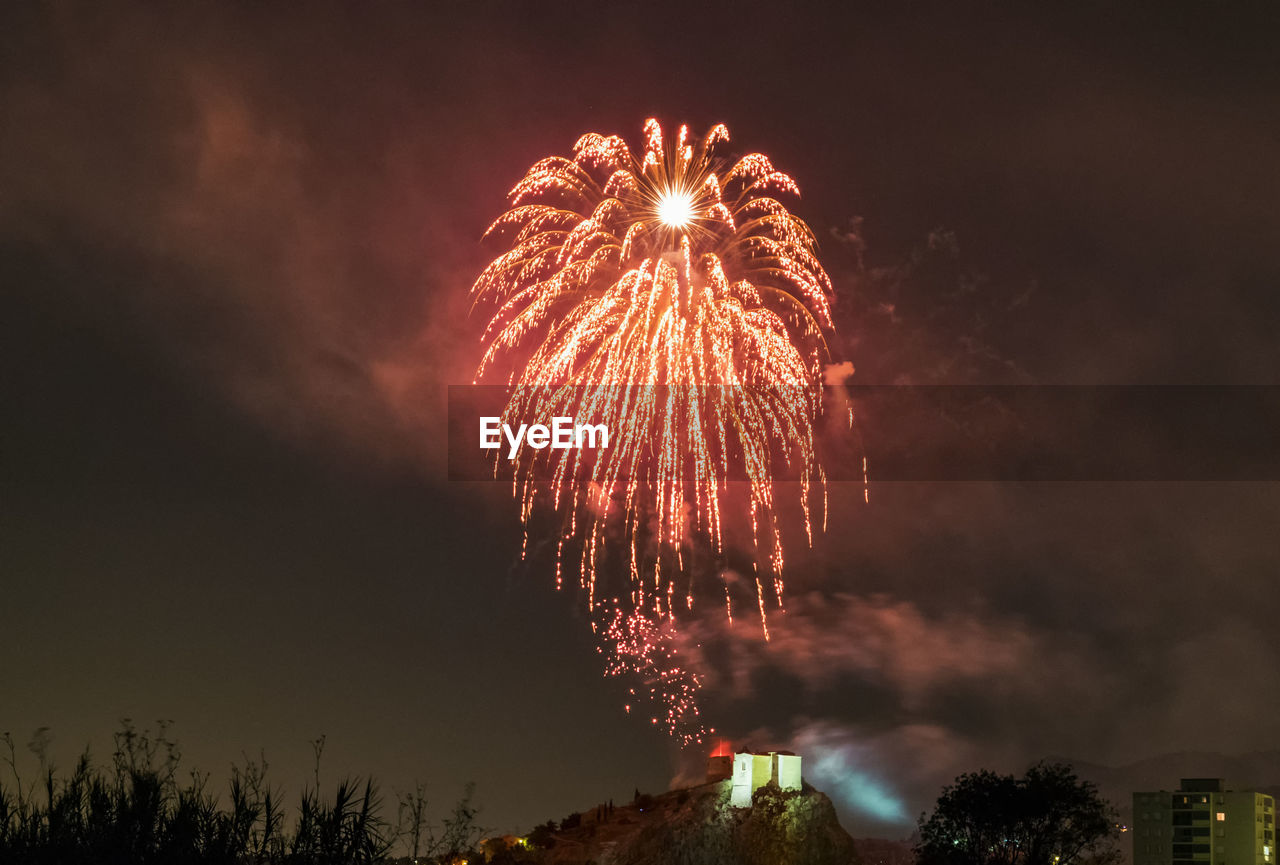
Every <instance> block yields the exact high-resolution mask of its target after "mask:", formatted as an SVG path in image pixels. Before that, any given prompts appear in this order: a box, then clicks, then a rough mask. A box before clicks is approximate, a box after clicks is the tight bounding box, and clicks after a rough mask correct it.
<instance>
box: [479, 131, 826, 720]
mask: <svg viewBox="0 0 1280 865" xmlns="http://www.w3.org/2000/svg"><path fill="white" fill-rule="evenodd" d="M728 140H729V131H728V129H726V128H725V127H724V126H723V125H719V126H716V127H715V128H714V129H712V130H711V131H710V132H709V133H708V134H707V135H706V136H705V137H703V138H702V139H700V140H697V141H694V140H692V139H691V137H690V135H689V132H688V129H687V127H681V129H680V131H679V134H678V135H677V136H676V138H675V140H674V142H669V141H665V140H664V136H663V132H662V128H661V127H660V126H659V124H658V122H657V121H656V120H649V121H647V122H646V123H645V127H644V147H643V151H642V152H641V154H640V155H639V156H637V155H636V154H634V153H633V152H632V151H631V149H630V148H629V147H628V146H627V144H626V142H624V141H623V140H622V139H621V138H619V137H617V136H608V137H606V136H603V135H599V134H595V133H590V134H587V135H584V136H582V138H580V139H579V140H578V142H577V144H576V145H575V147H574V151H573V156H572V158H564V157H558V156H553V157H549V158H546V159H543V160H540V161H539V162H537V163H536V164H535V165H534V166H533V167H532V168H530V169H529V172H528V173H527V174H526V175H525V177H524V178H523V179H522V180H521V181H520V182H519V183H518V184H516V186H515V188H514V189H513V190H512V191H511V194H510V200H511V206H510V209H509V210H508V211H507V212H506V213H505V214H503V215H502V216H501V217H499V218H498V220H497V221H495V222H494V223H493V225H491V226H490V228H489V231H488V232H487V234H486V236H500V237H504V238H508V239H509V242H510V244H511V247H510V250H509V251H507V252H506V253H504V254H503V255H500V256H499V257H498V258H497V259H495V260H494V261H493V262H492V263H491V264H490V265H489V266H488V267H487V268H486V269H485V270H484V272H483V273H482V274H481V275H480V277H479V278H478V279H477V280H476V282H475V285H474V286H473V288H472V295H473V298H474V300H475V301H476V302H477V303H483V304H487V305H490V308H492V309H494V310H495V311H494V312H493V313H492V316H491V319H490V321H489V324H488V327H487V329H486V332H485V335H484V337H483V340H484V342H485V344H486V350H485V352H484V356H483V359H482V361H481V363H480V366H479V369H478V371H477V375H476V380H477V382H479V381H482V380H484V379H485V378H486V377H488V378H489V379H492V377H493V370H494V369H497V368H501V369H504V370H510V372H509V373H508V374H507V376H506V384H508V385H510V386H512V396H511V397H510V401H509V403H508V406H507V414H508V415H514V416H517V417H521V416H539V417H553V416H570V417H578V418H583V417H587V418H590V419H591V423H603V424H604V425H606V426H607V428H608V429H609V430H610V432H611V434H612V438H611V441H610V446H609V448H608V449H607V450H603V451H600V452H599V454H600V455H599V456H598V458H596V459H594V460H593V461H590V462H588V461H586V460H585V459H584V457H583V456H582V453H581V452H580V451H577V450H573V449H565V450H561V451H559V452H555V453H554V455H553V452H551V451H547V450H541V449H538V450H531V449H521V450H520V452H519V454H518V455H517V457H516V459H515V464H516V468H515V474H514V483H515V487H514V492H515V495H516V497H517V499H518V500H519V501H520V503H521V514H522V518H523V519H524V521H525V525H526V541H527V532H528V529H527V526H528V523H529V519H530V517H531V515H532V513H533V509H534V502H535V499H536V498H537V497H538V496H539V495H543V494H549V496H550V499H551V503H552V506H553V507H555V508H557V509H563V511H564V513H566V514H567V515H568V516H567V528H566V531H565V532H564V534H563V536H562V538H561V541H560V545H559V548H558V555H557V581H558V582H559V581H560V580H561V579H562V567H563V560H564V558H565V552H564V545H565V542H566V541H570V542H573V543H577V544H579V545H580V547H581V553H580V557H579V567H578V581H579V583H580V585H581V586H582V588H583V589H584V590H585V592H586V596H587V604H588V607H589V608H590V609H592V610H593V611H596V612H597V613H599V614H601V621H602V622H607V627H606V629H605V630H606V633H607V634H608V635H609V639H610V640H611V641H612V644H613V646H614V647H615V657H617V658H621V659H622V663H623V664H624V665H626V666H629V667H630V668H631V669H634V670H640V669H641V668H643V667H644V666H645V665H646V664H649V663H650V660H651V659H650V657H649V656H648V655H646V652H648V653H656V655H662V656H663V657H666V658H667V661H665V662H664V664H665V665H666V666H664V669H674V668H675V666H676V665H675V662H674V661H673V660H671V659H670V657H668V656H669V654H670V653H669V652H668V651H667V650H666V649H659V648H658V645H657V644H659V643H662V644H664V645H669V640H667V641H666V643H664V640H663V639H660V638H659V639H650V638H651V637H654V635H656V634H658V633H660V632H662V633H667V634H669V633H670V630H667V631H665V632H664V631H662V627H665V628H668V629H669V628H671V627H674V621H675V616H676V613H677V610H678V609H679V608H680V607H681V606H683V607H684V608H685V609H686V610H689V609H692V608H693V604H694V592H693V582H692V579H691V574H689V573H688V571H689V568H688V567H687V565H686V562H685V558H686V551H687V550H688V549H689V545H690V543H691V541H692V539H693V538H694V536H695V535H699V536H704V537H707V538H709V539H710V542H711V544H712V545H713V546H714V548H715V550H716V552H717V554H723V552H724V537H725V534H724V533H725V509H724V507H723V502H724V496H725V495H726V491H727V489H728V485H729V481H730V477H731V476H735V475H736V474H741V476H742V477H743V478H744V479H745V480H746V481H747V484H746V486H747V489H748V499H749V512H750V524H751V533H752V539H753V543H754V545H755V550H756V553H755V557H754V558H755V562H756V564H755V568H754V570H755V574H754V576H755V583H756V602H757V603H756V606H757V607H758V608H759V615H760V622H761V627H762V628H763V629H764V631H765V634H766V636H767V634H768V621H767V608H768V607H770V606H781V604H782V597H783V583H782V568H783V552H782V542H781V537H780V533H779V530H778V524H777V502H776V500H775V480H776V479H777V475H776V474H775V468H774V466H775V457H777V456H778V455H782V457H783V458H784V459H785V461H786V462H787V464H788V465H789V467H790V470H791V471H794V472H796V473H797V476H798V477H799V480H800V496H799V498H800V504H801V507H802V509H803V515H804V523H805V530H806V533H807V534H808V537H809V539H810V541H811V540H812V528H811V526H812V522H811V514H810V504H809V498H810V496H809V493H810V488H811V486H812V485H813V484H815V483H816V484H819V485H823V486H825V478H824V475H823V473H822V468H821V466H820V465H819V464H818V461H817V459H816V456H815V452H814V435H813V433H814V422H815V420H816V418H817V416H818V414H819V413H820V412H821V409H822V406H821V392H820V388H819V387H818V385H820V383H821V367H822V363H823V361H824V360H825V357H826V346H825V341H824V336H823V335H824V333H825V332H826V331H828V330H829V329H830V328H831V317H830V305H829V302H830V295H831V282H830V280H829V278H828V277H827V274H826V272H825V271H824V270H823V269H822V266H821V265H820V264H819V262H818V260H817V257H816V255H815V246H816V244H815V241H814V237H813V235H812V233H811V232H810V231H809V229H808V227H807V226H806V225H805V224H804V223H803V222H802V221H801V220H800V219H798V218H797V217H795V216H794V215H792V214H791V213H790V212H789V211H788V210H787V208H786V207H785V206H784V205H783V204H782V203H781V202H780V201H779V200H778V199H777V198H776V197H775V196H776V195H778V194H779V193H787V194H792V195H797V194H798V193H799V190H798V189H797V187H796V184H795V182H794V181H793V180H792V179H791V178H790V177H788V176H787V175H786V174H783V173H781V172H779V171H777V170H775V169H774V167H773V165H772V164H771V162H770V161H769V159H768V157H766V156H764V155H762V154H758V153H755V154H750V155H748V156H744V157H742V158H740V159H737V160H733V161H731V160H728V159H725V158H723V157H722V156H721V155H720V151H722V150H723V147H724V145H725V144H726V143H727V142H728ZM535 469H538V471H537V472H536V477H535ZM611 511H617V512H618V513H613V514H611ZM611 518H612V519H613V520H614V521H615V524H616V525H618V526H619V530H618V531H616V532H612V533H610V532H609V531H606V526H607V525H609V521H610V519H611ZM824 518H825V514H824ZM646 539H647V540H646ZM606 541H608V543H610V544H614V545H615V546H616V545H621V547H622V549H624V550H625V551H626V554H625V556H624V558H625V559H626V569H627V571H628V572H629V576H630V586H631V590H630V595H631V598H630V600H631V604H630V606H629V607H628V611H627V612H625V613H624V612H622V611H621V610H620V608H618V607H617V606H616V600H614V599H611V598H602V597H601V596H600V593H599V592H598V591H597V576H598V574H599V572H600V568H601V562H602V561H604V557H605V547H606ZM649 542H652V543H653V544H655V545H656V547H657V549H658V550H659V553H658V554H649V553H648V552H647V543H649ZM662 551H666V553H667V554H666V555H664V554H662ZM602 601H604V602H607V603H605V604H604V606H606V607H609V608H610V609H611V610H612V612H613V615H612V618H609V617H607V616H604V612H605V611H604V609H597V608H598V607H601V604H602ZM726 604H729V597H728V594H727V593H726ZM729 612H730V615H732V609H731V608H730V610H729ZM637 617H639V618H637ZM660 625H661V627H660ZM624 631H625V639H624ZM646 646H647V647H648V648H645V647H646ZM656 655H655V656H656ZM655 675H656V674H655ZM658 678H659V679H660V678H661V676H659V677H658ZM686 686H688V687H689V690H690V697H689V698H690V699H691V691H692V689H696V679H693V678H690V679H687V680H685V681H682V683H681V688H685V687H686ZM678 690H679V689H678ZM680 705H685V703H683V702H681V703H680ZM690 705H691V704H690ZM669 708H672V705H671V704H669ZM683 711H684V710H683V709H680V708H679V707H678V706H676V707H675V708H673V714H671V715H670V716H669V718H668V721H669V722H670V724H671V726H672V728H673V730H674V728H675V726H676V721H674V720H672V719H674V718H678V717H680V716H681V715H682V713H683ZM694 712H695V714H696V709H695V710H694Z"/></svg>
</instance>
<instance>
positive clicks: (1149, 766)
mask: <svg viewBox="0 0 1280 865" xmlns="http://www.w3.org/2000/svg"><path fill="white" fill-rule="evenodd" d="M1052 759H1054V760H1062V761H1063V762H1069V763H1071V764H1072V765H1073V766H1074V767H1075V770H1076V774H1077V775H1078V776H1080V777H1081V778H1083V779H1084V780H1086V781H1092V782H1093V783H1094V784H1096V785H1098V792H1099V793H1101V794H1102V795H1103V796H1104V797H1105V798H1107V799H1110V800H1111V802H1112V803H1113V804H1114V805H1115V806H1116V809H1117V810H1119V811H1120V814H1121V816H1122V817H1124V818H1125V819H1126V820H1127V819H1128V818H1129V817H1130V816H1131V815H1130V813H1129V812H1130V810H1131V809H1132V796H1133V794H1134V793H1136V792H1140V791H1143V790H1175V789H1177V787H1178V782H1179V781H1180V780H1181V779H1183V778H1222V779H1224V780H1225V781H1226V782H1227V787H1228V788H1229V789H1232V790H1256V791H1258V792H1260V793H1269V794H1271V795H1273V796H1275V795H1280V750H1277V751H1251V752H1249V753H1245V754H1235V755H1232V754H1220V753H1215V752H1212V751H1182V752H1178V753H1173V754H1160V755H1158V756H1155V757H1148V758H1146V759H1144V760H1138V761H1137V762H1134V763H1130V764H1128V765H1125V766H1103V765H1101V764H1098V763H1088V762H1085V761H1082V760H1070V759H1067V758H1056V757H1055V758H1052Z"/></svg>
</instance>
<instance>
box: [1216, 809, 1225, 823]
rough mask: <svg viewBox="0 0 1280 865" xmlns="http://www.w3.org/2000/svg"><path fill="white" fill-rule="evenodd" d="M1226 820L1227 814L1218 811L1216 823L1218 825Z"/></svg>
mask: <svg viewBox="0 0 1280 865" xmlns="http://www.w3.org/2000/svg"><path fill="white" fill-rule="evenodd" d="M1226 819H1227V812H1225V811H1219V812H1218V822H1219V823H1221V822H1222V821H1223V820H1226Z"/></svg>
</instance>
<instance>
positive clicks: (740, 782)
mask: <svg viewBox="0 0 1280 865" xmlns="http://www.w3.org/2000/svg"><path fill="white" fill-rule="evenodd" d="M770 781H772V782H774V783H775V784H777V785H778V786H779V787H780V788H782V789H783V790H799V789H800V786H801V777H800V757H799V756H798V755H796V754H792V753H789V752H787V751H770V752H769V753H767V754H752V753H750V752H748V751H742V752H740V753H737V754H734V755H733V787H732V790H731V791H730V794H729V804H730V805H732V806H733V807H735V808H750V807H751V794H752V793H754V792H755V791H756V790H759V789H760V788H761V787H763V786H764V785H765V784H768V783H769V782H770Z"/></svg>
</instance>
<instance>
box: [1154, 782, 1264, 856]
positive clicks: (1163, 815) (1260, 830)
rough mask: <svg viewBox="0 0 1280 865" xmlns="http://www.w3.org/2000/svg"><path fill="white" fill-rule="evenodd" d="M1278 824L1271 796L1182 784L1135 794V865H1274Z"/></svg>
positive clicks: (1217, 785)
mask: <svg viewBox="0 0 1280 865" xmlns="http://www.w3.org/2000/svg"><path fill="white" fill-rule="evenodd" d="M1274 824H1275V801H1274V799H1272V797H1271V796H1267V795H1265V794H1263V793H1255V792H1252V791H1243V790H1228V789H1226V784H1225V783H1224V782H1223V780H1222V779H1221V778H1183V779H1182V783H1181V784H1180V785H1179V787H1178V789H1177V790H1175V791H1173V792H1169V791H1168V790H1159V791H1155V792H1145V793H1134V794H1133V826H1132V834H1133V865H1276V850H1275V825H1274Z"/></svg>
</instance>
